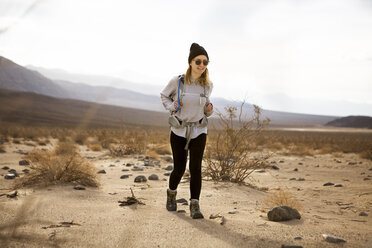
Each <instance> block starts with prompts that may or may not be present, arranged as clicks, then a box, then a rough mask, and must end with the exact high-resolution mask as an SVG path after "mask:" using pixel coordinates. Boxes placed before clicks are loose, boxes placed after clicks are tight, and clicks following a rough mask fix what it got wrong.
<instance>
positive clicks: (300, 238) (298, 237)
mask: <svg viewBox="0 0 372 248" xmlns="http://www.w3.org/2000/svg"><path fill="white" fill-rule="evenodd" d="M294 239H295V240H302V237H301V236H297V237H295V238H294Z"/></svg>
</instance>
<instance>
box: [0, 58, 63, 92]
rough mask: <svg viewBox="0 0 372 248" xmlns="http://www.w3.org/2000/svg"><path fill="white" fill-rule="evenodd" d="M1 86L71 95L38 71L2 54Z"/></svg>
mask: <svg viewBox="0 0 372 248" xmlns="http://www.w3.org/2000/svg"><path fill="white" fill-rule="evenodd" d="M0 88H2V89H8V90H17V91H27V92H35V93H38V94H43V95H48V96H54V97H69V92H68V91H66V90H65V89H63V88H62V87H60V86H58V85H57V84H55V83H54V82H53V81H52V80H50V79H48V78H46V77H45V76H43V75H41V74H40V73H39V72H37V71H30V70H27V69H25V68H24V67H22V66H20V65H17V64H16V63H14V62H12V61H10V60H9V59H6V58H4V57H1V56H0Z"/></svg>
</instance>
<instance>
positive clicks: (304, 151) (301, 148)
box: [283, 144, 315, 156]
mask: <svg viewBox="0 0 372 248" xmlns="http://www.w3.org/2000/svg"><path fill="white" fill-rule="evenodd" d="M283 154H284V155H298V156H314V154H315V151H314V150H312V149H311V148H310V147H309V146H306V145H303V144H298V145H289V146H288V147H287V151H285V152H283Z"/></svg>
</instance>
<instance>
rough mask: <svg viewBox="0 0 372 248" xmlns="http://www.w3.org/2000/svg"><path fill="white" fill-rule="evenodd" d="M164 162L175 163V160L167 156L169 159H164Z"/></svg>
mask: <svg viewBox="0 0 372 248" xmlns="http://www.w3.org/2000/svg"><path fill="white" fill-rule="evenodd" d="M164 160H165V161H166V162H168V163H172V162H173V158H172V157H170V156H167V157H164Z"/></svg>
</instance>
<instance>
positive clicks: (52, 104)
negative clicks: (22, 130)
mask: <svg viewBox="0 0 372 248" xmlns="http://www.w3.org/2000/svg"><path fill="white" fill-rule="evenodd" d="M0 122H4V123H17V124H23V125H48V126H59V127H83V128H84V127H87V126H88V127H122V126H123V125H128V124H129V125H151V126H167V114H166V113H160V112H153V111H145V110H140V109H132V108H124V107H117V106H110V105H104V104H97V103H93V102H85V101H80V100H73V99H60V98H54V97H50V96H45V95H40V94H36V93H31V92H21V91H10V90H4V89H0Z"/></svg>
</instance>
